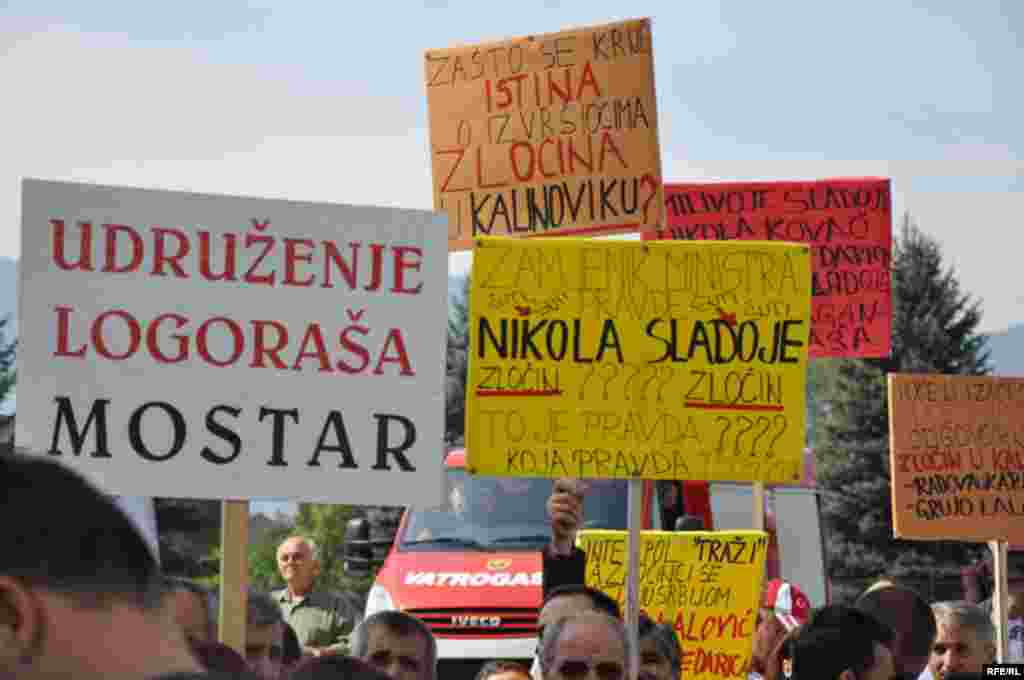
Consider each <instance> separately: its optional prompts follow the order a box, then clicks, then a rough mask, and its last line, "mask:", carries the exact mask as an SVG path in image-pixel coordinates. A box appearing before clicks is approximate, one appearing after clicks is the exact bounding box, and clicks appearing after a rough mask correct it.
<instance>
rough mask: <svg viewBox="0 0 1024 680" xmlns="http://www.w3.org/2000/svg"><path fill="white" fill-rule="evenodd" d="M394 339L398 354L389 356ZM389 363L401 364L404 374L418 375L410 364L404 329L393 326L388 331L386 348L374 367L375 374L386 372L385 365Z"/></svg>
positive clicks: (385, 342)
mask: <svg viewBox="0 0 1024 680" xmlns="http://www.w3.org/2000/svg"><path fill="white" fill-rule="evenodd" d="M392 341H393V342H394V345H395V351H396V352H397V354H396V355H395V356H393V357H389V356H387V354H388V349H389V348H390V347H391V344H392ZM389 363H397V364H398V365H399V366H401V367H402V370H401V374H402V375H416V372H415V371H413V370H412V366H410V365H409V355H408V353H407V352H406V351H405V341H404V340H402V331H401V329H399V328H392V329H391V330H390V331H388V337H387V339H386V340H385V341H384V349H382V350H381V352H380V358H379V359H378V360H377V367H376V368H374V369H373V372H374V374H376V375H380V374H382V373H383V372H384V368H383V365H384V364H389Z"/></svg>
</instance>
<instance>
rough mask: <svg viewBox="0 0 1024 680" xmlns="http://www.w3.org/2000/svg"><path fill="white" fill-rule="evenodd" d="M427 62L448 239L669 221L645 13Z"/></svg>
mask: <svg viewBox="0 0 1024 680" xmlns="http://www.w3.org/2000/svg"><path fill="white" fill-rule="evenodd" d="M424 67H425V72H426V73H425V77H426V86H427V108H428V114H429V119H430V144H431V168H432V173H433V184H434V208H435V209H437V210H442V211H446V212H447V213H448V248H449V250H467V249H469V248H471V247H472V240H473V238H474V237H476V236H481V235H484V236H486V235H491V236H522V237H528V236H544V235H568V234H575V235H584V234H611V233H625V232H635V231H639V230H640V229H641V228H643V227H651V228H653V227H657V226H659V225H662V224H664V220H663V218H662V216H663V215H664V202H665V201H664V190H663V187H662V181H661V154H660V151H659V148H658V123H657V121H658V119H657V111H656V100H655V94H654V59H653V51H652V45H651V24H650V20H649V19H637V20H630V21H623V22H619V23H614V24H606V25H602V26H596V27H590V28H579V29H570V30H565V31H561V32H559V33H552V34H548V35H537V36H527V37H522V38H514V39H511V40H505V41H501V42H493V43H481V44H477V45H472V46H468V47H453V48H449V49H443V50H430V51H428V52H427V53H426V55H425V57H424Z"/></svg>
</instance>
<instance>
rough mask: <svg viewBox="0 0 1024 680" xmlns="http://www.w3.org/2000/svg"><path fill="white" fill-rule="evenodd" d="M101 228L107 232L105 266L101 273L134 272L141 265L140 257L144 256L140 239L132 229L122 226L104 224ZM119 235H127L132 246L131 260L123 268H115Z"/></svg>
mask: <svg viewBox="0 0 1024 680" xmlns="http://www.w3.org/2000/svg"><path fill="white" fill-rule="evenodd" d="M103 228H104V229H106V230H107V238H106V248H105V250H106V265H105V266H104V267H103V270H102V271H103V272H104V273H107V274H125V273H127V272H133V271H136V270H137V269H138V268H139V265H141V264H142V257H143V255H144V254H145V250H144V248H143V246H142V237H141V236H139V233H138V232H137V231H135V229H133V228H132V227H129V226H127V225H124V224H104V225H103ZM121 233H126V234H128V236H129V238H130V239H131V244H132V258H131V260H130V261H129V262H128V264H126V265H124V266H123V267H118V266H117V235H118V234H121Z"/></svg>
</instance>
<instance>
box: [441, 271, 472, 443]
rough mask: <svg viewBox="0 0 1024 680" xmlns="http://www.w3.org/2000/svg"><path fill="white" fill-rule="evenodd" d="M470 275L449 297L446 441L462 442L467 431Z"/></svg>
mask: <svg viewBox="0 0 1024 680" xmlns="http://www.w3.org/2000/svg"><path fill="white" fill-rule="evenodd" d="M469 290H470V278H469V276H468V275H467V276H465V277H464V278H462V279H461V280H460V281H459V282H458V287H457V289H456V291H455V293H454V294H452V295H449V297H448V342H447V351H446V357H447V359H446V362H445V363H446V374H445V390H444V396H445V441H446V442H448V444H450V445H458V444H461V443H462V441H463V439H464V437H465V433H466V381H467V378H468V373H469Z"/></svg>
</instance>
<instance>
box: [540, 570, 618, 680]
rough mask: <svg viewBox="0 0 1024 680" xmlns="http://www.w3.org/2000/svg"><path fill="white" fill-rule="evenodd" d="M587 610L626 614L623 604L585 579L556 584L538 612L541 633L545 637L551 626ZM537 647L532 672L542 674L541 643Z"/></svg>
mask: <svg viewBox="0 0 1024 680" xmlns="http://www.w3.org/2000/svg"><path fill="white" fill-rule="evenodd" d="M587 612H602V613H604V614H607V615H609V616H611V617H613V618H616V619H621V618H622V611H621V609H620V608H619V604H618V603H617V602H616V601H615V600H613V599H612V598H610V597H608V595H607V594H605V593H603V592H601V591H600V590H597V589H596V588H588V587H587V586H585V585H583V584H582V583H571V584H566V585H562V586H558V587H557V588H552V589H551V591H550V592H548V594H547V597H545V598H544V604H543V605H542V606H541V609H540V613H539V614H538V616H537V637H538V638H541V639H543V637H544V631H545V629H547V628H548V627H549V626H551V625H553V624H555V623H558V622H559V621H564V620H565V619H568V618H571V617H573V616H577V615H579V614H585V613H587ZM537 651H538V654H536V655H535V656H534V659H533V667H532V668H531V669H530V674H531V675H532V676H533V677H534V678H540V677H541V675H542V672H541V664H540V654H539V652H540V649H539V645H538V650H537Z"/></svg>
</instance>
